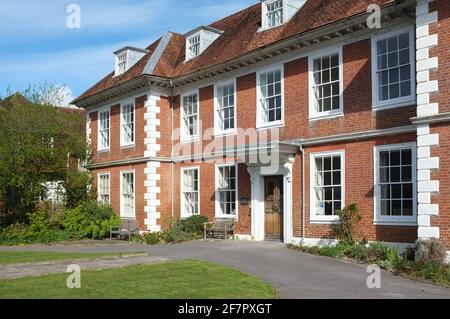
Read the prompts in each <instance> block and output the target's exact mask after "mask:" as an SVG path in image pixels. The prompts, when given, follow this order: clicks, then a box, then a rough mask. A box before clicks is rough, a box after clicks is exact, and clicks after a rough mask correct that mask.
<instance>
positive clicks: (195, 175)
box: [181, 167, 200, 218]
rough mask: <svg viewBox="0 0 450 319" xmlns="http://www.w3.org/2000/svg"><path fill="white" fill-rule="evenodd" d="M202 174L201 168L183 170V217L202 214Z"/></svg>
mask: <svg viewBox="0 0 450 319" xmlns="http://www.w3.org/2000/svg"><path fill="white" fill-rule="evenodd" d="M199 198H200V174H199V168H198V167H196V168H185V169H182V170H181V217H183V218H186V217H190V216H193V215H198V214H200V205H199Z"/></svg>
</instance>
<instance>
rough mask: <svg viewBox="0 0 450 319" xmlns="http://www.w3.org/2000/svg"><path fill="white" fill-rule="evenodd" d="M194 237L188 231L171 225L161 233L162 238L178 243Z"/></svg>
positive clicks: (167, 241)
mask: <svg viewBox="0 0 450 319" xmlns="http://www.w3.org/2000/svg"><path fill="white" fill-rule="evenodd" d="M193 237H194V236H193V234H190V233H187V232H185V231H183V230H181V229H180V228H179V227H176V226H172V227H170V228H169V229H167V230H166V231H165V232H163V233H162V234H161V240H163V241H164V242H166V243H170V244H176V243H181V242H184V241H188V240H192V239H193Z"/></svg>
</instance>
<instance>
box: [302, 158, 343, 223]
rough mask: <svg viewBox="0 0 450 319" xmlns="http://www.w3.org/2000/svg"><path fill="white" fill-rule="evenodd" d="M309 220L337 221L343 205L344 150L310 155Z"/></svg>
mask: <svg viewBox="0 0 450 319" xmlns="http://www.w3.org/2000/svg"><path fill="white" fill-rule="evenodd" d="M310 165H311V176H310V179H311V190H310V191H311V221H313V222H314V221H318V222H321V221H337V220H338V219H339V217H338V216H337V215H336V210H340V209H342V208H343V207H344V199H345V197H344V180H345V179H344V174H345V167H344V152H343V151H338V152H327V153H317V154H312V155H311V164H310Z"/></svg>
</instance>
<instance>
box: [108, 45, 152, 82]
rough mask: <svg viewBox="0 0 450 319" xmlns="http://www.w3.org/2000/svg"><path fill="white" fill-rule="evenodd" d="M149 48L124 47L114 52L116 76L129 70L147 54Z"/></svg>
mask: <svg viewBox="0 0 450 319" xmlns="http://www.w3.org/2000/svg"><path fill="white" fill-rule="evenodd" d="M146 53H147V50H144V49H139V48H135V47H129V46H127V47H124V48H122V49H120V50H117V51H116V52H114V55H115V56H116V65H115V72H114V75H115V76H119V75H121V74H124V73H125V72H127V71H128V70H129V69H130V68H131V67H132V66H133V65H135V64H136V63H137V62H138V61H139V60H140V59H141V58H142V57H143V56H144V55H145V54H146Z"/></svg>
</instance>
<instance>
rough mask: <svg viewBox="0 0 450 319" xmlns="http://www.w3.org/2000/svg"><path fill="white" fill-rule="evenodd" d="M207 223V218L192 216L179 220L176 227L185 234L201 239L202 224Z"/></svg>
mask: <svg viewBox="0 0 450 319" xmlns="http://www.w3.org/2000/svg"><path fill="white" fill-rule="evenodd" d="M207 222H208V218H207V217H205V216H201V215H194V216H191V217H189V218H186V219H181V220H180V221H179V222H178V224H177V227H178V228H179V229H180V230H181V231H183V232H186V233H189V234H193V235H194V236H198V237H201V236H202V235H203V229H204V224H205V223H207Z"/></svg>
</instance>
